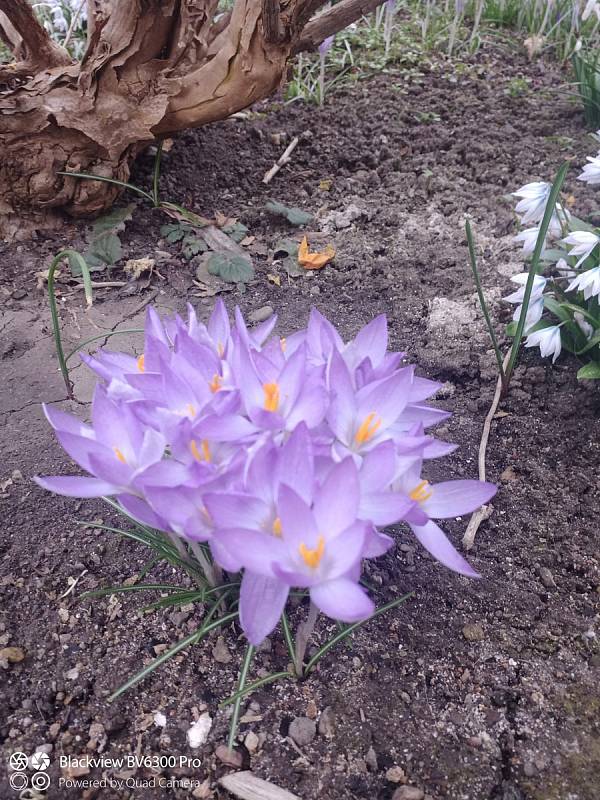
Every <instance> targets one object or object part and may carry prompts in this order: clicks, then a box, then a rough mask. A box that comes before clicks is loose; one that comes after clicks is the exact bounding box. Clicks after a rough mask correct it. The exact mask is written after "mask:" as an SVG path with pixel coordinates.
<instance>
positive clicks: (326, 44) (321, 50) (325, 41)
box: [319, 36, 335, 57]
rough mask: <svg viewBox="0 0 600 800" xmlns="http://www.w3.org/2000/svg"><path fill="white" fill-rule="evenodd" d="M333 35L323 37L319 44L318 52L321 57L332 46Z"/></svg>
mask: <svg viewBox="0 0 600 800" xmlns="http://www.w3.org/2000/svg"><path fill="white" fill-rule="evenodd" d="M334 39H335V36H328V37H327V38H326V39H323V41H322V42H321V44H320V45H319V54H320V55H321V57H324V56H325V55H326V54H327V53H328V51H329V50H331V48H332V47H333V41H334Z"/></svg>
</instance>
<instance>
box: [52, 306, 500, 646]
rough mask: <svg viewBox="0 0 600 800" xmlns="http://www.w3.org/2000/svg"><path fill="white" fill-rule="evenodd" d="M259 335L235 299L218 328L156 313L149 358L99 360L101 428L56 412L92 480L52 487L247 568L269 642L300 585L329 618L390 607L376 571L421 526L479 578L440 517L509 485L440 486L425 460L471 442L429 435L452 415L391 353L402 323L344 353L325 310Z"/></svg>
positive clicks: (68, 480) (257, 633)
mask: <svg viewBox="0 0 600 800" xmlns="http://www.w3.org/2000/svg"><path fill="white" fill-rule="evenodd" d="M275 322H276V319H275V317H271V319H269V320H267V321H266V322H264V323H262V324H261V325H259V326H257V327H255V328H252V329H249V328H248V327H247V325H246V323H245V321H244V319H243V317H242V314H241V313H240V311H239V310H238V309H236V311H235V320H234V322H233V324H232V323H231V322H230V319H229V317H228V314H227V311H226V309H225V306H224V305H223V303H222V302H217V304H216V306H215V308H214V311H213V313H212V315H211V317H210V319H209V321H208V323H207V324H206V325H204V324H203V323H201V322H200V321H199V320H198V318H197V316H196V313H195V312H194V309H193V308H192V307H191V306H190V307H189V308H188V318H187V320H184V319H182V318H181V317H179V316H176V317H174V318H169V319H165V320H164V321H161V320H160V319H159V317H158V315H157V313H156V311H154V310H153V309H151V308H150V309H149V310H148V312H147V319H146V327H145V341H144V352H143V354H142V355H141V356H139V357H134V356H131V355H127V354H125V353H116V352H110V351H107V350H101V351H99V352H97V353H96V354H95V355H94V356H93V357H91V356H85V357H84V360H85V362H86V363H87V365H88V366H89V367H90V368H91V369H92V370H93V371H94V372H95V373H96V374H97V375H98V376H99V378H100V379H101V380H100V381H99V383H98V384H97V386H96V389H95V394H94V399H93V404H92V411H91V425H88V424H84V423H83V422H80V421H79V419H77V418H75V417H73V416H71V415H69V414H65V413H63V412H61V411H58V410H56V409H54V408H52V407H50V406H47V407H46V408H45V413H46V416H47V418H48V420H49V422H50V424H51V425H52V426H53V428H54V430H55V432H56V435H57V438H58V440H59V442H60V443H61V445H62V446H63V447H64V449H65V450H66V451H67V453H68V454H69V455H70V456H71V458H72V459H73V460H74V461H75V462H76V463H77V464H79V466H80V467H82V468H83V469H84V470H85V471H86V472H88V473H89V476H86V477H82V476H72V477H71V476H69V477H67V476H58V477H45V478H38V479H37V480H38V483H39V484H40V485H41V486H43V487H45V488H46V489H49V490H51V491H54V492H57V493H59V494H64V495H69V496H73V497H100V496H113V497H115V498H116V499H117V501H118V502H119V503H120V504H121V506H122V507H123V508H124V509H125V510H126V512H127V513H128V514H129V515H131V516H132V517H134V518H135V519H136V520H138V521H140V522H142V523H144V524H145V525H148V526H151V527H152V528H155V529H158V530H161V531H165V532H167V533H168V534H170V535H171V536H176V537H181V539H182V540H183V541H184V542H185V541H187V542H190V543H192V544H196V545H197V543H201V542H203V543H207V544H208V546H209V548H210V552H211V553H212V557H213V559H214V561H215V562H216V563H217V564H218V565H220V567H221V568H223V569H224V570H226V571H227V572H228V573H239V572H242V573H243V576H242V580H241V590H240V607H239V610H240V620H241V624H242V627H243V629H244V631H245V633H246V635H247V637H248V639H249V640H250V642H252V643H253V644H256V643H259V642H261V641H262V640H263V639H264V637H265V636H266V635H268V634H269V633H270V631H271V630H272V629H273V628H274V627H275V625H276V624H277V622H278V620H279V619H280V617H281V614H282V611H283V608H284V606H285V603H286V600H287V597H288V594H289V591H290V589H291V588H293V587H299V588H302V589H305V590H308V592H309V593H310V597H311V600H312V601H313V602H314V603H315V604H316V606H317V607H318V608H319V609H320V610H321V611H322V612H323V613H325V614H327V615H329V616H330V617H333V618H335V619H337V620H341V621H345V622H352V621H355V620H359V619H363V618H366V617H368V616H369V615H370V614H371V613H372V612H373V608H374V607H373V603H372V601H371V599H370V598H369V597H368V595H367V594H366V593H365V591H364V589H363V588H362V586H361V584H360V577H361V566H362V562H363V561H364V560H365V559H370V558H375V557H377V556H380V555H382V554H383V553H385V552H386V551H387V550H388V549H389V548H390V547H391V546H392V544H393V539H392V538H391V537H390V536H389V535H387V534H386V533H384V532H383V531H382V528H385V527H386V526H388V525H391V524H393V523H398V522H401V521H402V522H405V523H407V525H408V526H410V529H411V530H412V532H413V533H414V535H415V536H416V537H417V539H418V540H419V541H420V542H421V544H422V545H423V546H424V547H425V548H426V549H427V550H428V551H429V552H430V553H431V554H432V555H433V556H434V557H435V558H436V559H438V560H439V561H440V562H441V563H442V564H444V565H446V566H447V567H449V568H450V569H453V570H455V571H456V572H459V573H462V574H463V575H469V576H476V575H477V573H476V572H475V571H474V570H473V568H472V567H471V566H470V565H469V564H468V563H467V562H466V561H465V559H464V558H463V557H462V556H461V555H460V554H459V553H458V552H457V550H455V548H454V547H453V545H452V544H451V543H450V541H449V539H448V538H447V537H446V535H445V534H444V532H443V531H442V530H441V529H440V528H439V527H438V526H437V524H436V523H435V522H434V520H436V519H444V518H449V517H456V516H458V515H461V514H465V513H468V512H470V511H473V510H475V509H476V508H477V507H478V506H480V505H481V504H482V503H485V502H487V501H488V500H489V499H490V498H491V497H492V496H493V494H494V493H495V487H494V486H493V485H492V484H489V483H485V482H481V481H476V480H457V481H448V482H441V483H437V484H433V485H432V484H431V483H430V482H429V481H428V480H427V479H426V478H424V477H422V474H421V470H422V467H423V463H424V461H426V460H428V459H432V458H436V457H439V456H443V455H445V454H447V453H449V452H451V451H452V450H454V446H453V445H449V444H446V443H444V442H441V441H439V440H436V439H435V438H434V437H433V436H431V435H430V434H429V433H426V430H427V429H429V428H430V427H431V426H432V425H435V424H436V423H438V422H440V421H441V420H443V419H445V418H447V417H448V413H447V412H445V411H442V410H440V409H437V408H435V407H432V406H431V405H428V404H427V402H426V401H427V399H428V398H430V397H431V396H432V395H433V394H434V393H435V392H436V391H437V389H438V388H439V384H437V383H435V382H433V381H430V380H427V379H425V378H422V377H418V376H417V375H416V374H415V369H414V367H413V366H407V365H405V364H404V354H403V353H398V352H388V349H387V344H388V333H387V323H386V318H385V316H380V317H377V318H376V319H375V320H373V321H372V322H371V323H369V324H368V325H366V326H365V327H364V328H362V330H361V331H360V332H359V333H358V334H357V336H356V337H355V338H354V339H353V340H352V341H350V342H347V343H344V341H343V340H342V338H341V337H340V335H339V333H338V331H337V330H336V329H335V327H334V326H333V325H332V324H331V323H330V322H328V320H327V319H325V317H323V316H322V315H321V314H320V313H319V312H318V311H317V310H315V309H313V310H312V312H311V314H310V319H309V322H308V325H307V327H306V328H305V329H303V330H300V331H298V332H297V333H294V334H293V335H291V336H289V337H287V338H279V336H275V335H272V332H273V328H274V326H275Z"/></svg>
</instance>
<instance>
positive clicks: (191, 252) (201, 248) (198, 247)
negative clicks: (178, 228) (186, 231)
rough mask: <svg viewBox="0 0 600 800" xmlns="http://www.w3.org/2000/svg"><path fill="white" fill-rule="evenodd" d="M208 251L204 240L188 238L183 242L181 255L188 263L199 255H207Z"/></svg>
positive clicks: (194, 237) (193, 237) (195, 237)
mask: <svg viewBox="0 0 600 800" xmlns="http://www.w3.org/2000/svg"><path fill="white" fill-rule="evenodd" d="M207 250H208V247H207V245H206V242H205V241H204V239H198V237H197V236H186V237H185V239H184V240H183V246H182V248H181V253H182V255H183V257H184V258H186V259H187V260H188V261H189V260H190V259H191V258H193V257H194V256H197V255H198V253H205V252H206V251H207Z"/></svg>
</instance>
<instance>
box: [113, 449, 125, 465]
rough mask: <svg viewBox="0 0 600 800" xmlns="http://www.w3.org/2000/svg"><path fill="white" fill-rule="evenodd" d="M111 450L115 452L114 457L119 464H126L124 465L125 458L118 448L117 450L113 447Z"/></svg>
mask: <svg viewBox="0 0 600 800" xmlns="http://www.w3.org/2000/svg"><path fill="white" fill-rule="evenodd" d="M113 450H114V451H115V455H116V457H117V458H118V459H119V461H120V462H121V464H126V463H127V461H126V460H125V456H124V455H123V453H122V452H121V451H120V450H119V448H118V447H113Z"/></svg>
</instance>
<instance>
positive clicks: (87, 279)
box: [65, 250, 93, 361]
mask: <svg viewBox="0 0 600 800" xmlns="http://www.w3.org/2000/svg"><path fill="white" fill-rule="evenodd" d="M69 261H74V262H75V263H76V264H77V266H78V267H79V269H80V270H81V278H82V280H83V293H84V295H85V301H86V303H87V304H88V306H91V305H92V302H93V301H92V276H91V275H90V268H89V267H88V265H87V263H86V260H85V258H84V257H83V256H82V255H81V254H80V253H78V252H77V251H75V250H71V251H70V252H69ZM68 360H69V359H68V357H67V358H66V359H65V361H68Z"/></svg>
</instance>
